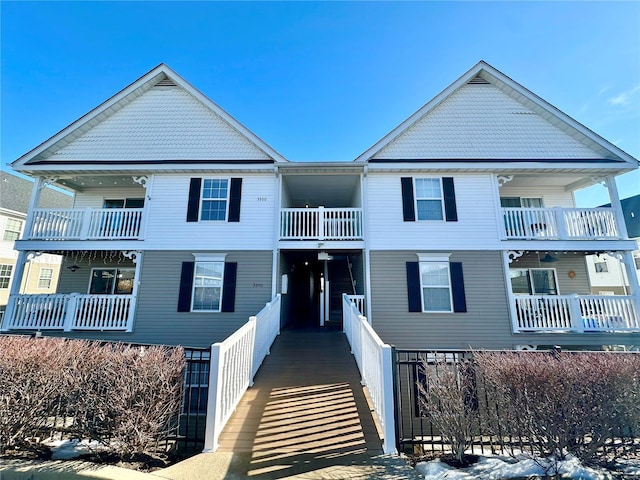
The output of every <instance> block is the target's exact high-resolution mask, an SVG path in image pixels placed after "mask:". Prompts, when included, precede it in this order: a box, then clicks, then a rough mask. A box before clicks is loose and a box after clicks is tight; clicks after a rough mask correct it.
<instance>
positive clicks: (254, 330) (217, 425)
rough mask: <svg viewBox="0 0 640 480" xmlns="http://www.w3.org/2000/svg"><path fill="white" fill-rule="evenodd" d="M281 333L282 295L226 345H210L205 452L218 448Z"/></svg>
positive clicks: (224, 343)
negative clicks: (225, 428)
mask: <svg viewBox="0 0 640 480" xmlns="http://www.w3.org/2000/svg"><path fill="white" fill-rule="evenodd" d="M279 333H280V295H277V296H276V297H275V298H274V299H273V300H272V301H271V302H269V303H267V304H266V306H265V307H264V308H263V309H262V310H261V311H260V312H259V313H258V314H257V315H256V316H252V317H250V318H249V321H248V322H247V323H245V324H244V325H243V326H242V327H240V328H239V329H238V330H236V331H235V332H234V333H233V334H231V336H229V337H227V338H226V339H225V340H224V341H223V342H219V343H215V344H213V345H211V368H210V370H209V398H208V401H207V424H206V427H205V439H204V451H205V452H215V451H216V450H217V449H218V446H219V443H218V439H219V438H220V433H221V432H222V429H223V428H224V426H225V425H226V423H227V421H228V420H229V418H230V417H231V415H232V414H233V412H234V410H235V409H236V407H237V406H238V402H240V399H241V398H242V396H243V395H244V393H245V392H246V391H247V388H249V387H250V386H251V385H253V378H254V376H255V374H256V372H257V371H258V368H260V365H261V364H262V362H263V360H264V358H265V357H266V356H267V355H268V354H269V349H270V348H271V345H272V344H273V342H274V340H275V339H276V337H277V336H278V334H279Z"/></svg>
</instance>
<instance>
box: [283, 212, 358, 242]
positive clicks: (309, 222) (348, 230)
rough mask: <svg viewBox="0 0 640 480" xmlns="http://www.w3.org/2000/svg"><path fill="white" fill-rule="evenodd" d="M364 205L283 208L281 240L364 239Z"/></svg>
mask: <svg viewBox="0 0 640 480" xmlns="http://www.w3.org/2000/svg"><path fill="white" fill-rule="evenodd" d="M362 236H363V233H362V209H361V208H325V207H318V208H282V209H280V239H282V240H358V239H362Z"/></svg>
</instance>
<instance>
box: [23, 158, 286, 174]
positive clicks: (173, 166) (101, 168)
mask: <svg viewBox="0 0 640 480" xmlns="http://www.w3.org/2000/svg"><path fill="white" fill-rule="evenodd" d="M187 161H188V160H187ZM16 170H17V171H19V172H21V173H24V174H27V175H28V174H32V175H38V174H41V175H45V174H51V175H56V176H58V175H59V176H61V178H63V176H66V178H68V177H69V176H75V175H83V174H85V173H91V172H92V173H100V174H105V175H113V174H114V173H117V172H130V173H131V174H135V173H137V174H139V175H147V174H151V173H171V172H173V173H176V172H178V173H179V172H210V171H216V172H218V171H225V172H226V171H228V172H235V171H243V172H244V171H249V172H258V173H264V172H267V173H273V172H274V164H273V163H265V164H263V165H260V164H259V163H247V164H235V163H234V162H233V160H229V163H204V164H203V163H200V164H182V163H163V164H147V165H145V164H136V163H132V164H124V165H118V164H113V163H108V162H106V161H105V162H104V164H95V163H94V164H89V165H88V164H84V163H82V162H78V164H77V165H71V164H65V165H52V164H42V165H26V166H24V167H22V168H20V169H16Z"/></svg>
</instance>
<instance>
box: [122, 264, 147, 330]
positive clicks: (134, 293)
mask: <svg viewBox="0 0 640 480" xmlns="http://www.w3.org/2000/svg"><path fill="white" fill-rule="evenodd" d="M122 255H123V256H125V257H126V258H130V259H131V260H132V261H133V263H134V264H135V266H136V271H135V273H134V276H133V277H134V278H133V288H132V290H131V303H130V304H129V318H127V330H126V332H132V331H133V319H134V318H135V314H136V304H137V303H138V290H139V289H140V274H141V270H142V252H141V251H130V252H122Z"/></svg>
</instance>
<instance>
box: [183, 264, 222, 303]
mask: <svg viewBox="0 0 640 480" xmlns="http://www.w3.org/2000/svg"><path fill="white" fill-rule="evenodd" d="M223 276H224V261H221V262H210V261H196V262H195V269H194V274H193V292H192V296H191V298H192V304H191V310H192V311H198V312H219V311H220V309H221V306H222V285H223Z"/></svg>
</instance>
